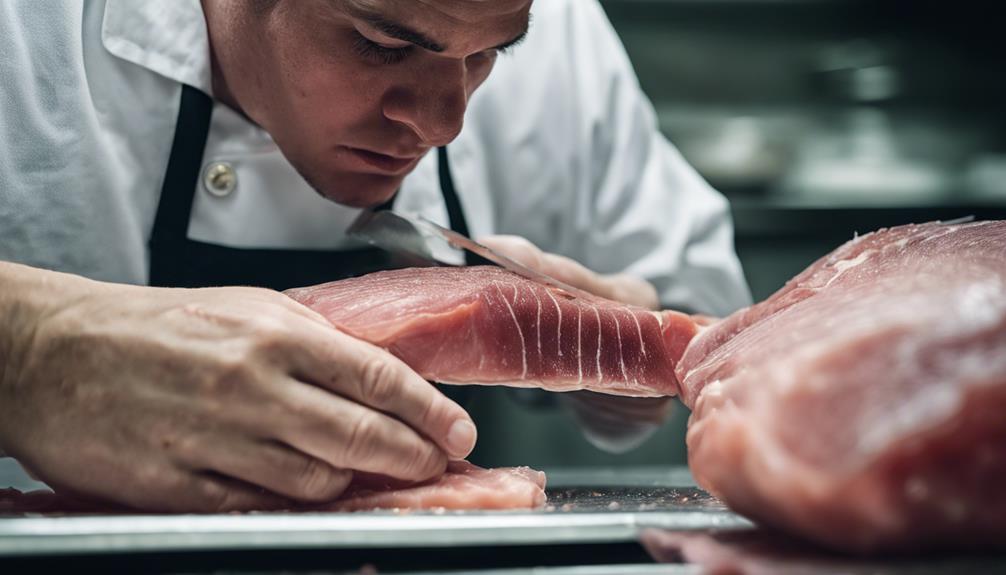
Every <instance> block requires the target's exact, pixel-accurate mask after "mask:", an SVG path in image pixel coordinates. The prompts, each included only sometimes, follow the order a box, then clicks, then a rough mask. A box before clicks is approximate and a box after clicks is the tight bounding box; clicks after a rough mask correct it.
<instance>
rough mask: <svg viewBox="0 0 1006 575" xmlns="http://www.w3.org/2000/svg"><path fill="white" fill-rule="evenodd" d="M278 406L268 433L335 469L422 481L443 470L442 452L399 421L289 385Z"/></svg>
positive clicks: (314, 389) (311, 388)
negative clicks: (274, 425)
mask: <svg viewBox="0 0 1006 575" xmlns="http://www.w3.org/2000/svg"><path fill="white" fill-rule="evenodd" d="M424 383H425V382H424ZM277 401H278V402H279V403H280V404H281V408H282V409H283V412H282V413H281V414H280V415H278V416H277V419H279V420H280V424H279V425H278V426H276V427H275V428H274V429H272V430H270V433H273V434H275V435H276V436H277V439H279V440H281V441H283V442H285V443H287V444H288V445H290V446H292V447H295V448H296V449H298V450H300V451H302V452H304V453H305V454H307V455H310V456H312V457H315V458H317V459H320V460H322V461H325V462H327V463H328V464H329V465H331V466H332V467H334V468H337V469H352V470H358V471H364V472H370V473H379V474H382V475H387V476H391V477H394V478H397V479H403V480H406V481H422V480H426V479H430V478H432V477H436V476H438V475H440V474H442V473H443V472H444V470H445V469H446V467H447V456H446V455H445V454H444V452H443V451H441V450H440V448H439V447H437V445H436V444H434V443H433V442H432V441H430V440H428V439H426V438H425V437H422V436H421V435H419V434H418V433H417V432H416V431H415V430H413V429H411V428H409V427H408V426H407V425H405V424H404V423H402V422H401V421H398V420H397V419H395V418H393V417H390V416H388V415H386V414H384V413H381V412H378V411H375V410H373V409H369V408H367V407H365V406H363V405H360V404H357V403H355V402H353V401H350V400H348V399H345V398H342V397H339V396H336V395H333V394H331V393H329V392H328V391H326V390H324V389H320V388H318V387H315V386H312V385H308V384H305V383H301V382H298V381H292V382H291V383H290V385H288V386H285V387H284V389H283V391H282V395H281V397H280V398H279V399H278V400H277ZM291 418H292V419H291Z"/></svg>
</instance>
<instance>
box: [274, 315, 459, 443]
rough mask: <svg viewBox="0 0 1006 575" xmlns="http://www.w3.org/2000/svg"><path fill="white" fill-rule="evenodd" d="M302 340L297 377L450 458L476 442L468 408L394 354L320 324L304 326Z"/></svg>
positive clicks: (295, 355) (295, 356)
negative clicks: (394, 422)
mask: <svg viewBox="0 0 1006 575" xmlns="http://www.w3.org/2000/svg"><path fill="white" fill-rule="evenodd" d="M301 343H302V345H301V346H299V348H298V350H294V352H293V354H292V355H293V361H294V362H295V369H296V371H297V375H298V376H299V377H303V378H304V379H305V380H307V381H309V382H312V383H314V384H316V385H319V386H321V387H323V388H325V389H328V390H330V391H332V392H334V393H336V394H339V395H341V396H343V397H345V398H347V399H350V400H352V401H354V402H357V403H359V404H361V405H365V406H368V407H370V408H373V409H375V410H378V411H381V412H383V413H386V414H388V415H390V416H392V417H394V418H395V419H398V420H400V421H402V422H404V423H405V424H406V425H408V426H409V427H411V428H412V429H414V430H416V431H417V432H418V433H420V434H421V435H423V436H425V437H427V438H429V439H431V440H432V441H433V442H434V443H435V444H436V445H437V446H439V447H440V449H442V450H443V451H444V452H445V453H446V454H447V455H449V456H450V457H452V458H455V459H462V458H464V457H467V456H468V454H469V453H471V450H472V449H473V448H474V447H475V440H476V436H477V432H476V430H475V424H474V423H473V422H472V420H471V417H469V415H468V414H467V413H466V412H465V410H464V409H462V408H461V406H459V405H458V404H456V403H454V402H453V401H451V400H450V399H448V398H447V397H446V396H444V395H443V394H442V393H441V392H440V391H438V390H437V389H436V388H435V387H433V386H432V385H431V384H430V383H429V382H427V381H426V380H424V379H423V378H422V377H420V376H419V375H418V374H416V373H415V372H414V371H412V370H411V369H410V368H409V367H408V366H407V365H405V363H404V362H402V361H401V360H399V359H398V358H396V357H394V356H393V355H391V354H390V353H388V352H386V351H384V350H382V349H380V348H378V347H376V346H372V345H370V344H368V343H365V342H362V341H359V340H357V339H354V338H352V337H350V336H348V335H346V334H344V333H342V332H339V331H337V330H334V329H332V328H323V327H320V326H313V327H312V326H305V327H304V334H303V338H302V341H301Z"/></svg>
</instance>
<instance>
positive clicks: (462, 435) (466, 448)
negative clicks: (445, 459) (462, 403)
mask: <svg viewBox="0 0 1006 575" xmlns="http://www.w3.org/2000/svg"><path fill="white" fill-rule="evenodd" d="M477 436H478V432H477V431H476V430H475V426H474V425H473V424H472V422H470V421H467V420H464V419H459V420H457V421H455V422H454V424H453V425H451V429H450V431H448V432H447V447H448V449H450V450H451V455H454V456H455V457H467V456H468V454H469V453H471V452H472V449H474V448H475V438H476V437H477Z"/></svg>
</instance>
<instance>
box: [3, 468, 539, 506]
mask: <svg viewBox="0 0 1006 575" xmlns="http://www.w3.org/2000/svg"><path fill="white" fill-rule="evenodd" d="M544 504H545V474H544V473H542V472H541V471H536V470H534V469H531V468H530V467H500V468H495V469H484V468H481V467H478V466H476V465H472V464H471V463H468V462H467V461H452V462H450V463H449V464H448V466H447V471H446V473H444V474H443V475H441V476H440V477H438V478H436V479H432V480H430V481H426V482H424V483H419V484H408V483H405V482H400V481H395V480H390V479H387V478H383V477H380V476H377V475H366V474H358V475H357V476H356V477H354V479H353V483H352V484H350V486H349V488H348V489H346V491H345V492H344V493H343V494H342V495H341V496H340V497H339V498H338V499H337V500H335V501H333V502H332V503H327V504H323V505H311V506H304V507H298V508H297V509H296V511H302V512H317V511H368V510H376V509H397V510H403V511H418V510H424V509H452V510H501V509H534V508H537V507H541V506H542V505H544ZM131 511H132V510H130V509H127V508H125V507H122V506H121V505H116V504H111V503H103V502H99V501H94V500H87V499H82V498H78V497H71V496H67V495H61V494H58V493H53V492H51V491H45V490H38V491H31V492H27V493H22V492H20V491H18V490H16V489H0V516H4V515H7V516H12V515H13V516H17V515H24V514H25V513H45V514H54V515H64V514H81V513H87V514H106V513H115V514H122V513H129V512H131Z"/></svg>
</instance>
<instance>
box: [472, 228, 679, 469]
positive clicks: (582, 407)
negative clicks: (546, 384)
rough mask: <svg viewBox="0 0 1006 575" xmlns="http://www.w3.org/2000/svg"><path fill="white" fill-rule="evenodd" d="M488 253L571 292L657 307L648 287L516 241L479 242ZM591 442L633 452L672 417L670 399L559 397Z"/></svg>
mask: <svg viewBox="0 0 1006 575" xmlns="http://www.w3.org/2000/svg"><path fill="white" fill-rule="evenodd" d="M479 242H481V243H483V244H484V245H486V246H488V247H489V248H491V249H493V250H495V251H497V252H499V253H501V254H503V255H505V256H507V257H509V258H511V259H514V260H516V261H518V262H520V263H522V264H524V265H526V266H527V267H529V268H532V269H534V270H537V271H539V272H542V273H545V274H548V275H550V276H552V277H554V278H556V279H558V280H560V281H563V282H565V283H568V284H570V285H572V286H573V287H577V288H580V289H582V290H584V291H586V292H590V293H593V294H595V295H599V296H602V297H606V298H608V299H611V300H615V301H620V302H623V303H628V304H633V305H637V306H640V307H645V308H647V309H657V308H658V307H659V305H660V302H659V300H658V299H657V290H656V289H654V287H653V285H652V284H650V283H649V282H647V281H646V280H643V279H641V278H637V277H634V276H630V275H626V274H617V275H602V274H598V273H596V272H593V271H591V270H589V269H587V268H586V267H584V266H582V265H580V264H579V263H578V262H576V261H575V260H572V259H570V258H567V257H565V256H560V255H556V254H550V253H546V252H543V251H542V250H540V249H539V248H538V247H537V246H535V245H534V244H532V243H531V242H529V241H528V240H526V239H524V238H522V237H518V236H489V237H484V238H479ZM561 397H562V399H563V400H564V403H565V405H566V406H568V407H569V408H570V410H571V411H572V412H573V415H574V416H575V417H576V419H577V421H579V423H580V425H581V426H582V427H583V429H584V432H585V434H586V436H587V438H588V439H590V441H591V442H592V443H593V444H595V445H596V446H598V447H600V448H602V449H605V450H606V451H612V452H623V451H627V450H629V449H632V448H634V447H636V446H638V445H639V444H640V443H642V442H643V441H644V440H645V439H646V438H647V437H649V436H650V434H652V433H653V432H654V431H655V430H656V429H657V428H658V427H659V426H660V425H661V424H662V423H663V422H664V421H665V420H666V419H667V417H668V415H669V414H670V412H671V407H672V405H673V404H672V403H671V398H669V397H620V396H614V395H605V394H602V393H595V392H592V391H575V392H572V393H565V394H562V396H561Z"/></svg>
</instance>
